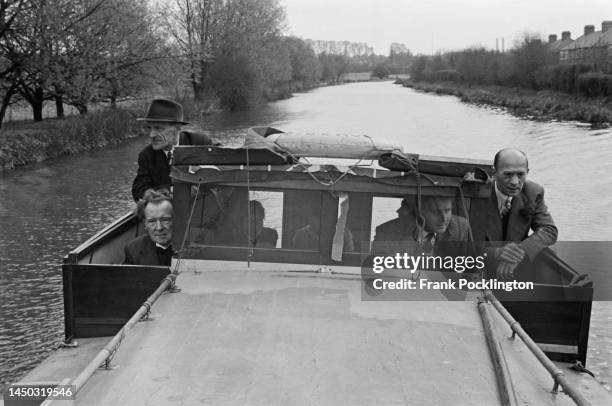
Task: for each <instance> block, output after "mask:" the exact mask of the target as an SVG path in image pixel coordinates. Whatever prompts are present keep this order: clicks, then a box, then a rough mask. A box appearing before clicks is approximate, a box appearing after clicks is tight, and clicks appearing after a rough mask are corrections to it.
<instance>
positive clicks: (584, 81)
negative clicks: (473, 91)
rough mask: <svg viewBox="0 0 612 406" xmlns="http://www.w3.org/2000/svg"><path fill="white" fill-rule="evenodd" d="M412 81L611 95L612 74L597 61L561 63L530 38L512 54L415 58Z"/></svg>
mask: <svg viewBox="0 0 612 406" xmlns="http://www.w3.org/2000/svg"><path fill="white" fill-rule="evenodd" d="M409 72H410V75H411V79H412V80H414V81H428V82H443V81H450V82H457V83H464V84H474V85H500V86H517V87H525V88H531V89H535V90H543V89H548V90H557V91H562V92H566V93H580V94H584V95H586V96H611V95H612V75H611V74H610V73H611V72H608V71H607V69H606V65H604V64H598V63H596V62H595V61H593V62H588V63H586V62H581V63H560V62H559V55H558V52H557V53H555V52H553V51H551V50H550V48H549V47H547V45H546V44H545V43H542V41H541V40H540V39H539V38H537V37H533V36H529V35H526V36H525V37H524V38H523V39H522V41H521V42H520V43H519V44H517V46H516V47H515V48H513V49H511V50H510V51H509V52H504V53H501V52H496V51H491V50H487V49H485V48H469V49H465V50H462V51H456V52H447V53H440V54H437V55H433V56H426V55H418V56H416V57H414V59H413V61H412V63H411V66H410V69H409Z"/></svg>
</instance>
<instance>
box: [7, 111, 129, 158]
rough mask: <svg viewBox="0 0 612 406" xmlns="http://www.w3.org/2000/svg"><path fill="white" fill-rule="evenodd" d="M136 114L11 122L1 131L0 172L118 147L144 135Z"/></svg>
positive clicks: (108, 112)
mask: <svg viewBox="0 0 612 406" xmlns="http://www.w3.org/2000/svg"><path fill="white" fill-rule="evenodd" d="M135 117H136V113H134V112H132V111H128V110H124V109H106V110H103V111H97V112H91V113H89V114H87V115H77V116H71V117H66V118H65V119H62V120H57V119H55V120H45V121H44V122H28V123H24V122H18V123H9V124H7V125H6V126H5V128H3V129H2V131H1V132H0V170H4V169H13V168H15V167H17V166H22V165H26V164H30V163H34V162H42V161H45V160H47V159H51V158H57V157H59V156H62V155H71V154H75V153H78V152H82V151H88V150H93V149H97V148H101V147H105V146H107V145H113V144H118V143H120V142H122V141H124V140H125V139H128V138H132V137H134V136H137V135H139V134H140V126H139V124H138V122H137V121H136V120H135Z"/></svg>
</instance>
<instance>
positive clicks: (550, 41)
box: [548, 34, 557, 44]
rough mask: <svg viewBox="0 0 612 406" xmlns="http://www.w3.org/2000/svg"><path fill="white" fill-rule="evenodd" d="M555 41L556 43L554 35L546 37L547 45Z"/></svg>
mask: <svg viewBox="0 0 612 406" xmlns="http://www.w3.org/2000/svg"><path fill="white" fill-rule="evenodd" d="M556 41H557V36H556V35H555V34H550V35H549V36H548V43H549V44H552V43H553V42H556Z"/></svg>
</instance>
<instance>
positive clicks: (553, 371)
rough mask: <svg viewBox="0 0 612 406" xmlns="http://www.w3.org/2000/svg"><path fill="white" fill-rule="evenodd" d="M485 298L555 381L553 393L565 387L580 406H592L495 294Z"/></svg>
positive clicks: (486, 293)
mask: <svg viewBox="0 0 612 406" xmlns="http://www.w3.org/2000/svg"><path fill="white" fill-rule="evenodd" d="M484 296H485V297H486V298H487V299H488V300H489V302H491V304H492V305H493V306H494V307H495V309H496V310H497V311H498V312H499V314H500V315H501V316H502V317H503V318H504V320H506V322H507V323H508V324H509V325H510V328H511V329H512V331H513V333H512V336H514V335H518V336H519V337H520V338H521V340H523V342H524V343H525V345H526V346H527V348H529V350H530V351H531V353H532V354H533V355H534V356H535V357H536V358H537V360H538V361H539V362H540V364H542V366H544V368H546V370H547V371H548V373H549V374H550V376H551V377H552V378H553V380H554V385H553V392H554V393H556V392H558V390H559V385H561V386H562V387H563V390H564V391H565V393H567V394H568V395H569V397H571V398H572V400H573V401H574V402H575V403H576V404H577V405H578V406H591V403H590V402H589V401H588V400H587V399H586V398H585V397H584V395H583V394H582V393H580V392H579V391H578V390H577V389H576V387H575V386H574V385H572V384H571V383H570V382H569V380H568V379H567V377H566V376H565V374H564V373H563V371H562V370H561V369H559V368H558V367H557V366H556V365H555V364H554V363H553V362H552V361H551V360H550V359H549V358H548V357H547V356H546V354H544V351H542V350H541V349H540V347H538V345H537V344H536V343H535V341H533V339H532V338H531V337H529V335H528V334H527V333H526V332H525V330H523V328H522V327H521V325H520V324H519V322H518V321H516V320H515V319H514V318H513V317H512V315H510V313H508V310H506V308H505V307H504V306H503V305H502V304H501V303H500V302H499V300H497V298H496V297H495V295H493V292H491V291H490V290H487V291H485V292H484Z"/></svg>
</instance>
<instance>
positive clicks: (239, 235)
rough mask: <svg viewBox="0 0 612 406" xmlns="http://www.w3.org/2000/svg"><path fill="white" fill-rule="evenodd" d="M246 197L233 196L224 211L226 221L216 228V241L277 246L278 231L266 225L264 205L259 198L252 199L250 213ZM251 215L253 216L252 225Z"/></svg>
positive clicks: (257, 245) (264, 246)
mask: <svg viewBox="0 0 612 406" xmlns="http://www.w3.org/2000/svg"><path fill="white" fill-rule="evenodd" d="M241 197H243V198H241ZM246 197H247V196H246V195H245V196H241V195H237V196H236V197H235V198H234V197H233V200H232V201H231V202H230V206H229V207H228V209H227V211H226V213H224V219H225V221H223V222H222V224H220V225H219V227H218V229H217V230H216V233H215V237H214V243H215V244H222V245H237V246H244V247H246V246H249V245H250V246H251V247H256V248H276V243H277V241H278V232H277V231H276V230H275V229H273V228H269V227H264V225H263V224H264V218H265V216H266V213H265V209H264V207H263V205H262V204H261V202H260V201H258V200H251V201H249V202H248V207H249V213H247V205H246ZM249 217H250V218H251V224H250V227H249V221H248V219H249ZM249 233H250V237H249Z"/></svg>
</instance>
